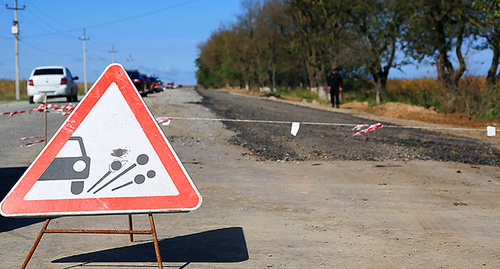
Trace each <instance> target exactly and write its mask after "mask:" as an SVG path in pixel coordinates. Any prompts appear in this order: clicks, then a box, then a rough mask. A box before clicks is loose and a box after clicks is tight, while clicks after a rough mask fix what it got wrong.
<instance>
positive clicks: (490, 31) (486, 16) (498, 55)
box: [468, 0, 500, 84]
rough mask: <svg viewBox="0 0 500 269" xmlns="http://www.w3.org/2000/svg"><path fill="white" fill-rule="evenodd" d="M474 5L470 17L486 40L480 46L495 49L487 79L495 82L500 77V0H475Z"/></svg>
mask: <svg viewBox="0 0 500 269" xmlns="http://www.w3.org/2000/svg"><path fill="white" fill-rule="evenodd" d="M473 5H474V9H473V14H472V16H469V17H468V18H469V20H470V21H471V22H472V23H473V25H474V26H475V27H476V29H477V31H478V33H477V35H478V36H480V37H482V38H484V39H485V40H486V42H485V43H484V44H482V45H481V46H480V48H481V49H487V48H489V49H491V50H492V51H493V58H492V61H491V66H490V68H489V70H488V74H487V76H486V80H487V81H488V83H489V84H495V83H496V82H497V81H498V79H499V77H500V73H499V71H498V66H499V64H500V30H499V29H500V1H499V0H475V1H473Z"/></svg>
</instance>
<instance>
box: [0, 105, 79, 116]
mask: <svg viewBox="0 0 500 269" xmlns="http://www.w3.org/2000/svg"><path fill="white" fill-rule="evenodd" d="M75 107H76V106H75V105H73V104H71V103H68V104H66V105H64V106H63V105H54V104H47V107H45V105H39V106H38V107H37V108H34V109H29V110H18V111H17V110H16V111H13V112H3V113H1V114H0V116H14V115H17V114H24V113H28V114H30V113H31V112H45V111H46V110H47V112H56V113H61V114H62V115H63V116H68V115H69V114H71V112H72V111H73V110H74V109H75ZM51 110H52V111H51Z"/></svg>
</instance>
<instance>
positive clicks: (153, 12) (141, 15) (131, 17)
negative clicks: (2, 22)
mask: <svg viewBox="0 0 500 269" xmlns="http://www.w3.org/2000/svg"><path fill="white" fill-rule="evenodd" d="M197 1H200V0H191V1H186V2H183V3H179V4H176V5H172V6H168V7H165V8H160V9H157V10H153V11H149V12H146V13H142V14H139V15H135V16H130V17H125V18H122V19H117V20H112V21H108V22H104V23H98V24H94V25H87V26H84V27H79V28H73V29H68V30H66V31H57V32H52V33H47V34H40V35H32V36H28V37H24V38H35V37H42V36H49V35H57V34H64V33H70V32H76V31H80V30H81V29H82V28H85V29H91V28H98V27H103V26H107V25H111V24H116V23H120V22H124V21H129V20H134V19H137V18H141V17H145V16H148V15H151V14H156V13H160V12H163V11H165V10H169V9H174V8H177V7H181V6H184V5H188V4H191V3H194V2H197Z"/></svg>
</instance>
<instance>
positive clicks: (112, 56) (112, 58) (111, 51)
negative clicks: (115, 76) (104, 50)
mask: <svg viewBox="0 0 500 269" xmlns="http://www.w3.org/2000/svg"><path fill="white" fill-rule="evenodd" d="M109 52H110V53H111V62H112V63H115V52H118V51H116V50H115V45H114V44H113V45H112V46H111V50H109Z"/></svg>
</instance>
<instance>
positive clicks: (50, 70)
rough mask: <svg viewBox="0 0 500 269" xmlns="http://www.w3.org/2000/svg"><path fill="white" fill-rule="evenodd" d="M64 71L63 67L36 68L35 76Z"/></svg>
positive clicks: (58, 73) (59, 73)
mask: <svg viewBox="0 0 500 269" xmlns="http://www.w3.org/2000/svg"><path fill="white" fill-rule="evenodd" d="M63 74H64V72H63V70H62V69H61V68H47V69H37V70H35V73H33V76H40V75H63Z"/></svg>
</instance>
